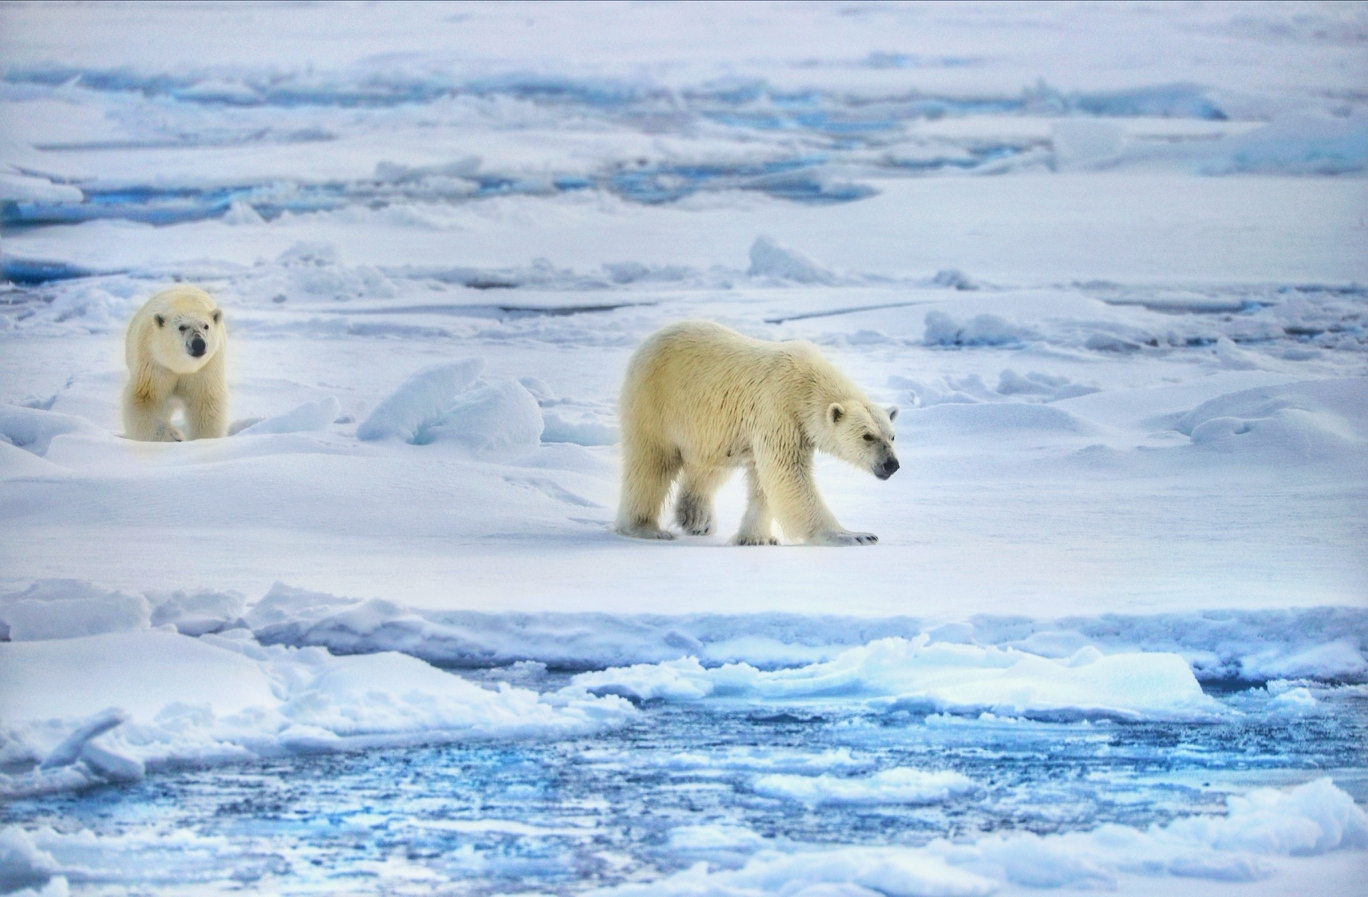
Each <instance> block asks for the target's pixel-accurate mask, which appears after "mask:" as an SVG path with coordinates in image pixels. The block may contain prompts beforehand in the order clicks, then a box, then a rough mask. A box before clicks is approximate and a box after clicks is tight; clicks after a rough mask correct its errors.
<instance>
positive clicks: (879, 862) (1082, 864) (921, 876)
mask: <svg viewBox="0 0 1368 897" xmlns="http://www.w3.org/2000/svg"><path fill="white" fill-rule="evenodd" d="M688 835H689V836H690V837H689V840H691V841H698V842H701V843H708V839H706V838H704V837H701V836H700V834H699V833H696V832H694V831H689V832H688ZM1364 847H1368V815H1365V814H1364V812H1363V810H1362V809H1360V808H1359V807H1358V806H1357V805H1356V804H1355V803H1354V801H1353V798H1351V797H1350V796H1349V795H1348V794H1346V793H1345V792H1343V791H1341V790H1340V789H1339V788H1336V787H1335V785H1334V784H1333V783H1332V782H1331V781H1330V780H1329V779H1328V778H1321V779H1317V780H1315V781H1312V782H1308V783H1307V784H1305V785H1299V786H1297V787H1295V788H1292V789H1290V790H1287V791H1281V790H1277V789H1273V788H1258V789H1255V790H1253V791H1250V792H1249V793H1248V794H1246V795H1244V796H1232V797H1231V798H1230V799H1229V802H1228V807H1227V812H1226V815H1224V816H1192V817H1187V818H1183V819H1178V820H1175V821H1174V822H1171V823H1169V824H1168V825H1165V826H1160V825H1152V826H1150V827H1149V828H1147V829H1139V828H1134V827H1131V826H1124V825H1117V824H1114V823H1108V824H1105V825H1101V826H1098V827H1097V828H1096V829H1093V830H1092V831H1088V832H1070V833H1067V834H1057V835H1045V836H1040V835H1036V834H1032V833H1029V832H1020V833H1010V834H1002V835H988V836H985V837H982V838H979V839H978V840H976V841H960V842H954V843H952V842H950V841H947V840H945V839H936V840H935V841H932V842H931V843H929V844H927V845H926V846H924V847H837V848H832V849H800V850H797V851H794V852H790V853H781V852H779V851H775V850H766V851H762V852H760V853H757V854H755V855H754V856H752V857H751V858H750V859H749V860H748V861H747V862H746V864H745V865H744V866H742V867H741V868H739V869H719V870H716V871H709V868H708V865H707V864H706V863H698V864H696V865H694V866H693V867H691V868H689V869H687V870H685V871H683V872H679V873H676V874H675V875H672V876H669V877H667V878H664V879H661V880H659V881H655V882H651V883H648V884H636V883H633V884H624V885H620V886H618V887H616V888H612V889H605V890H603V891H599V892H597V893H600V894H605V895H606V894H613V895H623V897H626V895H635V894H643V895H644V894H653V895H657V894H664V895H670V894H679V895H685V894H687V895H697V894H712V895H737V897H740V895H752V894H759V893H795V894H797V893H803V894H809V893H812V894H816V893H821V894H850V895H855V894H858V895H867V894H870V893H882V894H935V895H960V894H991V893H994V892H996V891H998V890H999V889H1001V888H1002V887H1004V886H1013V885H1015V886H1018V887H1028V888H1083V889H1088V890H1098V889H1100V890H1113V889H1115V888H1116V887H1117V886H1118V883H1119V882H1120V880H1121V878H1122V876H1132V875H1134V876H1144V877H1146V878H1152V879H1156V881H1155V883H1154V887H1155V888H1156V889H1157V888H1160V887H1163V885H1162V884H1161V883H1160V881H1158V880H1161V879H1163V878H1170V877H1172V878H1195V879H1206V880H1214V881H1226V882H1247V881H1255V880H1258V879H1262V878H1266V877H1268V876H1269V875H1271V874H1273V870H1272V869H1271V868H1270V867H1269V866H1268V865H1267V863H1266V862H1265V860H1264V858H1265V857H1281V856H1314V855H1320V854H1324V853H1326V852H1328V851H1332V850H1342V849H1363V848H1364ZM823 886H826V887H823Z"/></svg>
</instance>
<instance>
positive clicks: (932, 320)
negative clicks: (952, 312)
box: [922, 311, 1036, 346]
mask: <svg viewBox="0 0 1368 897" xmlns="http://www.w3.org/2000/svg"><path fill="white" fill-rule="evenodd" d="M1035 337H1036V334H1035V332H1034V331H1032V330H1030V329H1029V328H1026V327H1020V326H1018V325H1016V324H1013V323H1011V322H1010V321H1008V320H1007V319H1006V318H1002V317H999V316H998V315H989V314H983V315H977V316H975V317H973V318H970V319H969V320H968V321H966V322H965V323H963V324H961V323H959V322H958V321H956V320H955V319H954V318H952V317H950V316H949V315H947V314H946V313H945V312H943V311H930V312H927V313H926V332H925V335H924V336H923V337H922V342H924V343H926V345H928V346H1012V345H1019V344H1021V343H1024V342H1026V341H1027V340H1031V339H1035Z"/></svg>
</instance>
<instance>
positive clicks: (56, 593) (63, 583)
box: [0, 579, 152, 642]
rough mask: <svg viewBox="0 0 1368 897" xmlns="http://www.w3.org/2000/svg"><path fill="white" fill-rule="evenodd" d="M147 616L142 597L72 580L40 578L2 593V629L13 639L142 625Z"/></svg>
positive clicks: (147, 606) (72, 635) (58, 636)
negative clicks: (7, 592) (14, 589)
mask: <svg viewBox="0 0 1368 897" xmlns="http://www.w3.org/2000/svg"><path fill="white" fill-rule="evenodd" d="M151 617H152V607H151V605H150V603H149V602H148V600H147V599H146V598H145V597H143V596H142V595H126V594H124V593H123V592H117V591H116V592H106V591H103V590H101V589H98V588H96V587H95V586H93V585H91V584H90V583H88V582H80V581H77V580H74V579H45V580H40V581H38V582H35V583H34V584H33V585H31V586H29V587H28V588H27V589H25V590H24V591H22V592H11V593H10V594H8V595H3V596H0V630H3V631H5V632H7V633H8V637H9V639H10V641H15V642H32V641H44V640H47V639H66V638H76V637H78V636H83V635H99V634H101V633H106V632H128V631H130V630H137V629H146V628H147V627H148V625H149V622H150V620H151Z"/></svg>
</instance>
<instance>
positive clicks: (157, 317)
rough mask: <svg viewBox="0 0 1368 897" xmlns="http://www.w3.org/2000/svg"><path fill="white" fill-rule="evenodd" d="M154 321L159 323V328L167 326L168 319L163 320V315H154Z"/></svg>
mask: <svg viewBox="0 0 1368 897" xmlns="http://www.w3.org/2000/svg"><path fill="white" fill-rule="evenodd" d="M152 320H154V321H156V322H157V326H158V327H165V326H166V318H163V317H162V316H161V315H153V316H152Z"/></svg>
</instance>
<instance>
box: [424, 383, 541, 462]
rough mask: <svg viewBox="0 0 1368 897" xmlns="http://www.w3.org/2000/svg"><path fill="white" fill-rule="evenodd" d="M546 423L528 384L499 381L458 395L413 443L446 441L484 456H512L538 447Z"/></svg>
mask: <svg viewBox="0 0 1368 897" xmlns="http://www.w3.org/2000/svg"><path fill="white" fill-rule="evenodd" d="M543 426H544V424H543V421H542V412H541V408H539V407H538V406H537V400H536V399H535V398H533V397H532V393H530V392H528V391H527V387H525V386H523V385H522V384H521V383H519V382H518V381H516V380H500V381H499V382H497V383H491V384H488V385H486V386H482V387H480V388H478V389H473V390H471V391H470V392H467V393H463V394H462V395H460V396H458V397H457V398H456V401H455V402H454V403H453V404H452V405H451V407H450V408H448V409H446V410H445V411H443V412H442V413H441V414H440V415H439V416H438V417H437V419H436V420H434V421H432V422H431V423H429V424H427V425H425V426H424V427H422V428H421V429H420V430H419V432H418V435H417V436H416V437H415V438H414V439H413V443H414V444H415V445H429V444H431V443H439V442H447V443H452V444H455V445H458V446H460V447H461V448H463V449H465V450H467V451H469V452H471V453H472V454H474V455H475V456H477V457H481V458H499V457H510V456H513V455H518V454H522V453H524V452H527V451H529V450H531V449H534V448H536V447H537V446H538V445H539V444H540V443H541V435H542V429H543Z"/></svg>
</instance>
